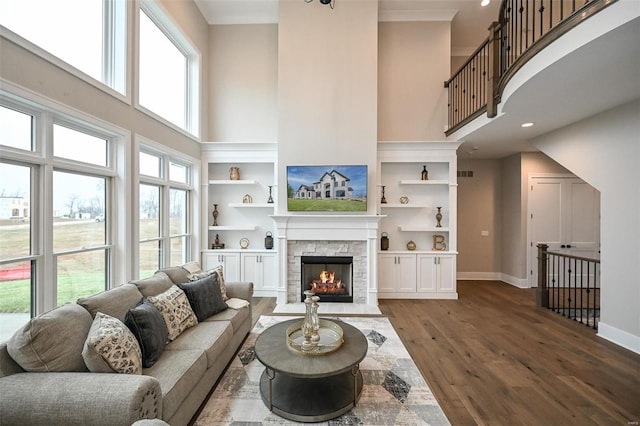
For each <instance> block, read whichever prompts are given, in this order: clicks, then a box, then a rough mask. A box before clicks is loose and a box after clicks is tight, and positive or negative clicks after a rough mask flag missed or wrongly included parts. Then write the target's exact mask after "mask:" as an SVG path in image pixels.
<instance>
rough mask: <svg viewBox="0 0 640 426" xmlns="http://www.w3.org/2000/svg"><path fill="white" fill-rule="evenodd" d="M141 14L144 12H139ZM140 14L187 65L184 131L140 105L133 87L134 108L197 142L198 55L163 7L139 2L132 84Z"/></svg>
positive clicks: (148, 1) (137, 69) (199, 104)
mask: <svg viewBox="0 0 640 426" xmlns="http://www.w3.org/2000/svg"><path fill="white" fill-rule="evenodd" d="M143 11H144V12H143ZM140 13H145V14H146V15H147V16H148V17H149V19H150V20H151V21H152V22H153V23H154V24H155V25H156V26H157V27H158V28H159V29H160V31H162V33H163V34H164V35H165V36H166V37H167V38H168V39H169V40H170V41H171V42H172V43H173V44H174V45H175V46H176V48H177V49H178V50H179V51H180V52H182V54H183V55H185V58H186V60H187V61H186V62H187V70H186V82H185V84H186V87H185V93H186V96H187V99H186V100H185V117H184V118H185V128H182V127H180V126H178V125H177V124H174V123H173V122H171V121H169V120H168V119H166V118H164V117H162V116H161V115H159V114H157V113H155V112H153V111H152V110H150V109H149V108H147V107H145V106H144V105H141V104H140V93H139V85H136V89H135V93H134V107H135V108H136V109H138V110H140V111H142V112H144V113H145V114H147V115H148V116H149V117H152V118H154V119H156V120H158V121H160V122H161V123H163V124H165V125H167V126H169V127H171V128H173V129H175V130H176V131H178V132H180V133H182V134H183V135H185V136H188V137H190V138H193V139H194V140H196V141H200V136H201V134H202V132H201V127H200V126H201V123H200V113H201V111H202V100H201V94H200V86H201V82H200V77H201V68H202V55H201V53H200V52H199V51H198V49H197V48H196V47H195V46H196V45H195V43H193V42H192V41H191V40H190V39H189V38H188V37H187V35H186V34H185V33H184V31H182V30H181V29H180V27H179V26H178V25H177V24H176V23H175V22H174V20H173V19H172V18H171V16H170V14H169V13H167V12H166V10H165V9H164V7H163V6H162V5H161V4H160V3H159V2H157V1H155V0H139V1H138V6H137V7H136V8H135V22H136V25H135V40H136V45H135V48H136V54H135V59H134V61H135V65H136V66H135V78H134V80H135V81H140V48H141V47H140Z"/></svg>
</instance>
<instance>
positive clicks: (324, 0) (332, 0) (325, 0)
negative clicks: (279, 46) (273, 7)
mask: <svg viewBox="0 0 640 426" xmlns="http://www.w3.org/2000/svg"><path fill="white" fill-rule="evenodd" d="M304 1H305V3H311V2H312V1H313V0H304ZM318 1H320V3H322V4H328V5H329V7H331V9H333V8H334V7H335V5H336V0H318ZM483 1H486V0H483Z"/></svg>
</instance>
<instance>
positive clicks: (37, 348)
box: [7, 303, 93, 372]
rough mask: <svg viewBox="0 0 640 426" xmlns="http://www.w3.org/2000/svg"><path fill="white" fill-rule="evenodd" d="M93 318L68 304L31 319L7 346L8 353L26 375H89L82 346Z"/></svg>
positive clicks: (73, 304)
mask: <svg viewBox="0 0 640 426" xmlns="http://www.w3.org/2000/svg"><path fill="white" fill-rule="evenodd" d="M92 320H93V319H92V318H91V314H90V313H89V312H87V310H86V309H84V308H83V307H82V306H80V305H78V304H76V303H67V304H65V305H62V306H60V307H58V308H55V309H53V310H51V311H49V312H45V313H43V314H41V315H38V316H37V317H35V318H32V319H31V321H29V322H28V323H27V324H26V325H25V326H24V327H22V328H21V329H20V330H18V331H16V333H15V334H14V335H13V337H11V339H9V341H8V342H7V351H8V352H9V355H10V356H11V358H13V360H14V361H15V362H16V363H17V364H18V365H19V366H20V367H22V369H23V370H25V371H55V372H63V371H87V366H86V365H85V364H84V360H83V359H82V346H83V345H84V340H85V339H86V337H87V333H88V332H89V329H90V328H91V321H92Z"/></svg>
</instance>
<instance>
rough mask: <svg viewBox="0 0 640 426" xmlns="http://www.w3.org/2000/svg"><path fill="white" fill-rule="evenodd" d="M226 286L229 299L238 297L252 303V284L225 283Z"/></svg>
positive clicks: (239, 282)
mask: <svg viewBox="0 0 640 426" xmlns="http://www.w3.org/2000/svg"><path fill="white" fill-rule="evenodd" d="M224 285H225V287H226V288H227V296H229V298H231V297H236V298H238V299H244V300H246V301H249V302H251V298H252V297H253V283H252V282H241V281H231V282H225V283H224Z"/></svg>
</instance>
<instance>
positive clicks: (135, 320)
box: [124, 301, 168, 368]
mask: <svg viewBox="0 0 640 426" xmlns="http://www.w3.org/2000/svg"><path fill="white" fill-rule="evenodd" d="M124 323H125V325H126V326H127V327H128V328H129V330H131V332H132V333H133V335H134V336H135V337H136V340H137V341H138V343H139V344H140V350H141V351H142V366H143V367H144V368H149V367H151V366H152V365H153V364H155V363H156V361H157V360H158V358H160V355H161V354H162V351H164V345H165V344H166V343H167V335H168V332H167V326H166V324H165V323H164V318H162V314H161V313H160V311H159V310H158V309H157V308H156V307H155V306H153V305H152V304H151V303H150V302H147V301H144V302H142V303H140V304H139V305H138V306H136V307H135V308H133V309H129V312H127V315H126V316H125V318H124Z"/></svg>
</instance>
